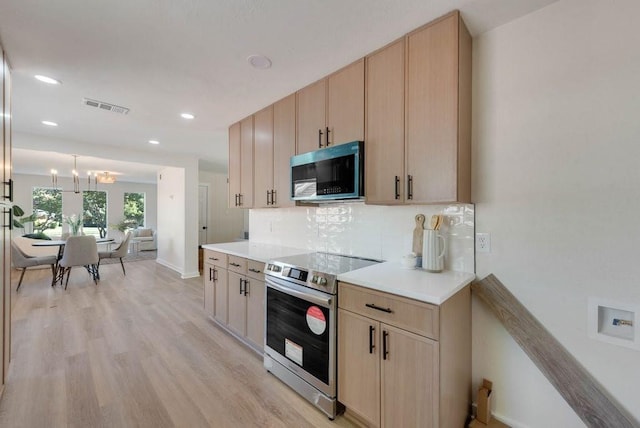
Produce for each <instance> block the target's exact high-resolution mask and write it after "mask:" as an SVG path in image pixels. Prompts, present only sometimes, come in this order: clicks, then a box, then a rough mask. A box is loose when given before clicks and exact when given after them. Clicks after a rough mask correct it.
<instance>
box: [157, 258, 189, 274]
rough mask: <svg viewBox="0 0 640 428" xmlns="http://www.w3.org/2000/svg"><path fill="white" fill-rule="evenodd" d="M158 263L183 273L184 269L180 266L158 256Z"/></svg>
mask: <svg viewBox="0 0 640 428" xmlns="http://www.w3.org/2000/svg"><path fill="white" fill-rule="evenodd" d="M156 263H158V264H161V265H162V266H165V267H168V268H169V269H171V270H174V271H176V272H178V273H179V274H180V275H183V272H182V269H180V268H179V267H178V266H176V265H174V264H172V263H169V262H168V261H166V260H164V259H160V258H157V259H156Z"/></svg>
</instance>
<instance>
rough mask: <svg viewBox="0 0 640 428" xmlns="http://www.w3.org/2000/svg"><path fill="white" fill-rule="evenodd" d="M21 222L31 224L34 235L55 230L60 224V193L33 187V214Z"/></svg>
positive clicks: (54, 190)
mask: <svg viewBox="0 0 640 428" xmlns="http://www.w3.org/2000/svg"><path fill="white" fill-rule="evenodd" d="M21 221H22V222H23V223H24V222H27V221H32V222H33V231H34V232H35V233H44V231H46V230H49V229H55V228H57V227H59V226H60V224H61V223H62V192H61V191H60V190H57V189H46V188H43V187H35V188H34V189H33V214H31V215H30V216H29V218H24V219H21Z"/></svg>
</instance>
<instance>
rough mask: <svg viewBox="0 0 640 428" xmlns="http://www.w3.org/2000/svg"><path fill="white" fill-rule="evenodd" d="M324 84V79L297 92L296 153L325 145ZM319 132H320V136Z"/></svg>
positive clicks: (325, 86)
mask: <svg viewBox="0 0 640 428" xmlns="http://www.w3.org/2000/svg"><path fill="white" fill-rule="evenodd" d="M326 82H327V81H326V79H322V80H320V81H318V82H316V83H314V84H312V85H309V86H307V87H305V88H302V89H300V90H299V91H298V92H297V99H298V118H297V123H298V127H297V135H298V138H297V141H298V148H297V153H306V152H310V151H312V150H318V149H320V148H322V147H324V145H325V142H326V140H325V123H326V121H325V119H326V115H325V113H326V112H325V108H326V105H325V102H326V97H327V92H326V91H327V84H326ZM319 132H322V135H321V136H319ZM319 137H320V138H319Z"/></svg>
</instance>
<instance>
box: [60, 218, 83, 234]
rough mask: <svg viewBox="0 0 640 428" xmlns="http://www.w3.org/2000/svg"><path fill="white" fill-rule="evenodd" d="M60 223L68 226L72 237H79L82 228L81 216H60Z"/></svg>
mask: <svg viewBox="0 0 640 428" xmlns="http://www.w3.org/2000/svg"><path fill="white" fill-rule="evenodd" d="M62 222H63V223H66V224H68V225H69V228H70V229H71V234H72V235H74V236H75V235H79V234H80V228H81V227H82V216H79V215H75V214H71V215H70V216H68V217H66V216H62Z"/></svg>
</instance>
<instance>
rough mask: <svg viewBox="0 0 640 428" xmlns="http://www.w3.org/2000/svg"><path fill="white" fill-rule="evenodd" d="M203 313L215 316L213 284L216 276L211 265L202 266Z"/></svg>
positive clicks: (214, 268) (216, 273) (214, 269)
mask: <svg viewBox="0 0 640 428" xmlns="http://www.w3.org/2000/svg"><path fill="white" fill-rule="evenodd" d="M203 274H204V311H205V312H206V314H207V315H211V316H213V314H215V307H216V306H215V283H214V279H215V278H216V276H217V275H218V272H216V267H215V266H214V265H212V264H211V263H205V264H204V272H203Z"/></svg>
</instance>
